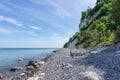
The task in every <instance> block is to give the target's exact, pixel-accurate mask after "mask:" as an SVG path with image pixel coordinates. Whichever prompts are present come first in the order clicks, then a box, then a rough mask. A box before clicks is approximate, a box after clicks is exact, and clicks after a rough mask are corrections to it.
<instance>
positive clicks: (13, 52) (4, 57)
mask: <svg viewBox="0 0 120 80" xmlns="http://www.w3.org/2000/svg"><path fill="white" fill-rule="evenodd" d="M53 50H56V49H55V48H1V49H0V66H6V65H8V64H12V63H14V62H15V61H16V60H18V59H19V58H23V59H26V60H27V59H28V60H31V59H42V58H44V57H45V56H47V55H49V54H50V53H51V52H52V51H53Z"/></svg>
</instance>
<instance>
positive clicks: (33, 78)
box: [27, 77, 41, 80]
mask: <svg viewBox="0 0 120 80" xmlns="http://www.w3.org/2000/svg"><path fill="white" fill-rule="evenodd" d="M27 80H41V79H40V77H29V78H28V79H27Z"/></svg>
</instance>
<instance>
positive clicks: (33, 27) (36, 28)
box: [30, 26, 42, 30]
mask: <svg viewBox="0 0 120 80" xmlns="http://www.w3.org/2000/svg"><path fill="white" fill-rule="evenodd" d="M30 28H32V29H34V30H42V28H40V27H37V26H30Z"/></svg>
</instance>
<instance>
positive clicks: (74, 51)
mask: <svg viewBox="0 0 120 80" xmlns="http://www.w3.org/2000/svg"><path fill="white" fill-rule="evenodd" d="M85 53H87V51H86V50H85V49H72V50H71V51H70V56H71V57H74V56H82V55H85Z"/></svg>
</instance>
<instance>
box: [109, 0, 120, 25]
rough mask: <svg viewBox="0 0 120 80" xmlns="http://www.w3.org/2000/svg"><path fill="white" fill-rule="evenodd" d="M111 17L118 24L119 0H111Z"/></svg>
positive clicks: (119, 16) (119, 21)
mask: <svg viewBox="0 0 120 80" xmlns="http://www.w3.org/2000/svg"><path fill="white" fill-rule="evenodd" d="M111 17H112V19H113V20H114V21H115V22H116V23H117V24H118V25H119V26H120V0H112V10H111Z"/></svg>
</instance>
